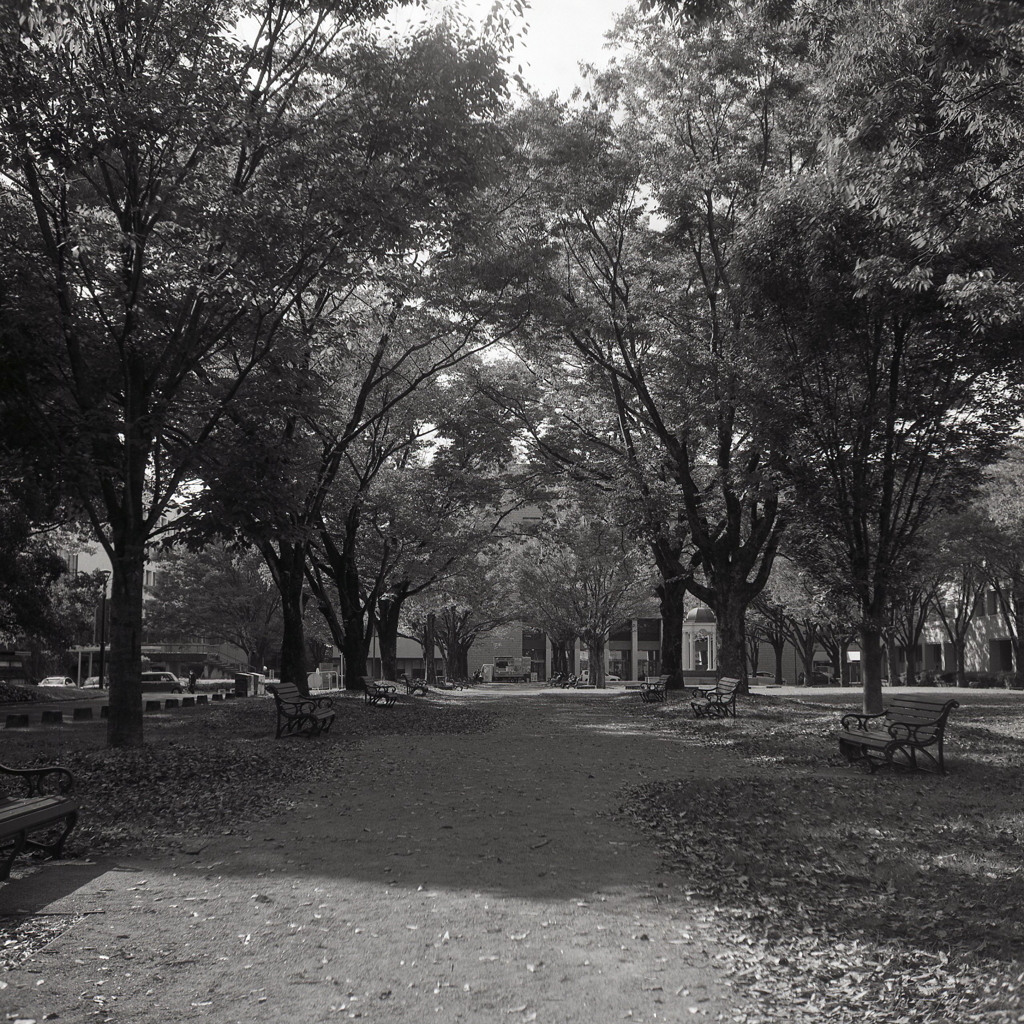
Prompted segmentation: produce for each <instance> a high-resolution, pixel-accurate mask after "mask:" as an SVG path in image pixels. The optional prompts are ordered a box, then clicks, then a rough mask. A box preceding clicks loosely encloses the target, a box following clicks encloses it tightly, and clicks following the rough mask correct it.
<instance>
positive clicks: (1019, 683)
mask: <svg viewBox="0 0 1024 1024" xmlns="http://www.w3.org/2000/svg"><path fill="white" fill-rule="evenodd" d="M998 678H999V682H998V684H997V685H999V686H1003V687H1005V688H1006V689H1007V690H1024V677H1022V676H1021V675H1019V674H1018V673H1017V672H1000V673H999V677H998Z"/></svg>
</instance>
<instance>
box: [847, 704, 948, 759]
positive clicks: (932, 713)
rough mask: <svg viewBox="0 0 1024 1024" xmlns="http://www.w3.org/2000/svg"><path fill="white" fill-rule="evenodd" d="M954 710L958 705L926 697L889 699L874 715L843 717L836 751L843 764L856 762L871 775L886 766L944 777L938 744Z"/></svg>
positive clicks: (852, 714) (856, 713)
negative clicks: (841, 754)
mask: <svg viewBox="0 0 1024 1024" xmlns="http://www.w3.org/2000/svg"><path fill="white" fill-rule="evenodd" d="M958 707H960V703H959V701H955V700H951V699H949V698H946V697H931V696H928V695H927V694H923V695H922V694H916V693H908V694H906V695H905V696H900V697H893V699H892V700H891V701H889V706H888V707H887V708H886V709H885V710H884V711H882V712H880V713H879V714H877V715H863V714H859V713H858V712H851V713H849V714H846V715H843V720H842V729H843V731H842V732H840V734H839V749H840V751H841V752H842V753H843V755H844V756H845V757H846V758H847V760H849V761H860V762H862V763H864V764H865V765H867V767H868V768H869V769H870V770H871V771H872V772H875V771H876V770H877V769H878V768H880V767H882V766H883V765H889V766H891V767H892V768H900V769H903V770H905V771H918V770H921V771H936V772H939V773H940V774H943V775H945V773H946V765H945V762H944V761H943V758H942V744H943V738H944V736H945V733H946V720H947V719H948V718H949V713H950V712H951V711H952V710H953V709H954V708H958ZM918 755H920V758H922V759H923V760H920V759H919V756H918Z"/></svg>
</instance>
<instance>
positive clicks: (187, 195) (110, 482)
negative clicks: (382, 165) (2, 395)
mask: <svg viewBox="0 0 1024 1024" xmlns="http://www.w3.org/2000/svg"><path fill="white" fill-rule="evenodd" d="M385 6H386V5H385V4H384V3H382V2H379V0H346V2H343V3H338V4H334V5H330V6H329V7H325V6H324V5H322V4H319V3H313V2H308V0H272V2H271V3H269V4H268V5H266V6H265V7H264V8H263V9H262V10H261V12H260V15H259V16H256V17H251V14H252V9H251V7H250V5H248V4H245V3H241V2H235V0H214V2H212V3H208V2H206V0H170V2H168V3H163V4H150V3H145V2H142V0H98V2H96V3H89V4H81V5H76V4H55V5H49V4H47V5H36V4H26V5H25V10H23V12H22V13H23V15H24V16H23V17H22V18H21V19H20V20H19V19H14V18H9V19H7V20H6V21H5V23H4V26H3V28H2V30H0V76H2V81H0V96H2V97H3V102H2V108H0V158H2V160H3V171H4V176H3V189H2V195H0V200H2V205H0V216H2V217H3V219H4V225H5V229H6V230H5V232H4V239H5V245H4V251H3V257H2V258H3V259H4V261H6V262H16V263H17V265H19V266H21V267H24V268H26V273H25V278H26V280H25V281H24V282H23V285H22V288H21V289H20V291H19V292H18V294H17V295H15V296H12V297H9V301H8V305H9V306H12V305H13V306H16V307H19V308H20V309H21V310H23V311H27V312H26V315H31V317H33V318H34V319H33V320H32V322H33V327H34V329H33V332H32V334H31V337H30V338H29V337H25V336H21V337H20V338H15V339H13V340H12V339H11V338H10V337H8V338H5V339H4V340H5V343H7V344H15V343H17V342H18V341H20V342H21V343H22V344H28V345H31V346H33V347H35V348H36V351H37V352H38V354H39V357H38V359H37V360H36V361H35V365H36V367H37V368H44V369H45V370H46V373H47V378H46V382H45V383H46V386H45V387H39V386H38V381H37V380H34V379H32V378H30V377H29V376H28V375H26V376H25V378H24V379H23V381H22V385H23V392H24V395H23V398H24V401H25V402H26V403H27V404H28V406H29V407H30V408H31V409H32V410H33V412H34V416H35V422H36V423H37V424H38V427H39V435H40V438H41V439H42V440H44V441H47V442H49V443H50V444H51V445H52V447H53V449H54V450H55V451H57V452H59V454H60V457H61V462H62V465H63V466H64V469H65V472H66V474H67V479H68V482H69V485H70V486H71V487H72V488H73V489H74V491H75V492H76V494H77V497H78V500H79V501H80V502H81V504H82V506H83V508H84V509H85V513H86V516H87V518H88V520H89V522H90V523H91V525H92V529H93V531H94V533H95V535H96V538H97V540H98V541H99V543H100V544H101V545H102V546H103V548H104V550H105V551H106V553H107V555H108V557H109V558H110V561H111V565H112V567H113V578H112V598H111V638H110V639H111V665H110V676H111V693H110V719H109V729H108V740H109V742H110V744H111V745H112V746H136V745H139V744H141V742H142V738H143V728H142V702H141V689H140V668H141V638H142V590H143V565H144V563H145V559H146V548H147V544H149V543H150V542H151V541H152V540H153V539H154V538H155V537H156V536H158V535H159V534H160V532H161V530H162V529H163V527H162V522H163V516H164V513H165V512H166V511H167V508H168V506H169V504H170V503H171V502H172V500H173V498H174V496H175V494H176V493H177V492H178V490H179V488H180V486H181V484H182V483H183V482H184V481H185V480H187V479H188V478H189V477H190V476H191V475H193V474H194V473H195V471H196V470H197V468H198V457H199V455H200V453H201V452H202V450H203V448H204V446H205V445H206V444H207V443H208V442H209V441H210V439H211V438H212V437H213V436H215V435H216V433H217V432H218V429H219V427H220V426H221V424H222V423H223V421H224V417H225V414H226V412H227V410H228V409H229V407H230V406H231V405H232V403H233V402H235V401H237V400H238V399H239V398H240V397H241V396H242V395H243V394H244V393H245V390H246V388H247V385H248V382H249V379H250V377H251V375H252V374H253V371H254V369H255V368H256V367H258V366H259V365H260V363H261V361H262V360H263V359H264V358H266V356H267V354H268V353H269V352H271V351H273V350H274V349H276V348H278V347H282V346H287V345H290V344H292V343H294V342H296V341H297V340H300V339H301V335H302V330H301V327H302V321H303V318H304V317H308V310H307V309H303V308H301V307H302V301H301V300H302V298H303V297H304V296H305V295H307V294H308V290H309V288H310V285H311V283H312V282H314V281H315V280H317V279H318V277H320V276H321V275H322V273H323V272H324V269H325V267H327V266H331V267H332V268H333V269H334V272H335V279H337V278H339V277H340V278H342V279H344V278H346V277H351V276H352V274H351V272H350V271H349V268H348V265H347V260H348V257H349V255H350V254H353V253H356V254H359V257H360V260H361V258H362V256H363V254H364V253H365V252H366V251H367V250H372V249H380V248H386V247H390V245H391V243H392V239H393V238H394V234H395V231H394V224H393V222H391V221H389V219H388V218H386V217H384V216H382V207H381V205H380V203H379V202H375V201H374V199H376V198H378V197H379V195H380V193H377V194H375V195H373V196H368V195H367V192H366V191H364V190H363V182H364V181H365V180H366V179H367V177H368V170H369V168H370V167H372V161H370V163H369V164H368V163H367V161H366V157H367V156H368V155H369V154H370V153H372V152H374V151H377V150H376V149H375V147H378V148H383V147H379V139H378V138H377V137H374V138H364V139H363V140H362V141H364V142H365V143H366V144H367V145H366V147H365V148H364V150H363V151H362V152H358V153H357V152H356V150H357V149H358V146H357V145H356V142H357V141H358V140H359V139H360V137H359V136H358V135H345V136H344V138H345V140H346V141H345V143H344V144H342V136H339V135H337V134H335V135H334V136H333V137H331V138H328V137H327V136H328V135H329V134H330V133H329V132H328V130H327V127H328V126H332V127H337V126H338V122H339V118H338V117H337V116H336V115H337V113H338V111H339V110H340V109H347V108H349V107H350V103H349V99H348V98H347V96H346V92H347V90H346V89H345V88H344V87H343V86H342V85H341V82H342V81H343V76H342V75H341V73H340V71H341V69H340V68H339V66H338V63H337V58H336V56H335V55H336V54H337V53H338V46H337V44H338V40H339V39H340V37H341V34H342V33H343V31H344V30H345V29H346V27H347V26H349V25H351V24H352V23H353V22H354V21H356V20H358V19H359V18H362V17H366V16H371V15H376V14H378V13H380V12H381V11H382V10H383V9H384V8H385ZM328 156H329V159H328ZM346 158H349V159H346ZM370 176H371V177H372V175H370ZM357 262H359V261H357ZM40 296H41V297H42V301H41V303H40ZM40 304H41V305H42V307H43V308H42V310H40V309H39V308H38V307H39V305H40ZM54 396H57V398H58V400H56V401H52V400H51V399H53V397H54Z"/></svg>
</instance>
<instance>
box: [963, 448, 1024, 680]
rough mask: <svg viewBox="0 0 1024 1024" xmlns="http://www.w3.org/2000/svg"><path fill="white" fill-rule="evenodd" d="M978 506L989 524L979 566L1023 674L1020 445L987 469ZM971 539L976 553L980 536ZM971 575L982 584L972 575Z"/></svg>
mask: <svg viewBox="0 0 1024 1024" xmlns="http://www.w3.org/2000/svg"><path fill="white" fill-rule="evenodd" d="M980 505H981V510H982V511H983V513H984V515H985V518H986V519H987V521H988V524H987V529H985V530H983V531H982V532H981V534H980V537H981V538H983V543H982V544H981V545H980V552H978V553H980V554H981V555H982V562H981V565H980V566H976V569H978V568H980V570H981V574H982V577H983V579H984V580H985V582H986V583H987V584H988V585H989V586H990V587H991V588H992V589H993V590H994V591H995V594H996V601H997V606H998V608H999V615H1000V618H1001V619H1002V622H1003V627H1004V629H1005V630H1006V634H1007V636H1008V637H1009V638H1010V642H1011V644H1012V645H1013V658H1014V668H1015V670H1016V672H1017V673H1018V675H1019V674H1021V673H1022V672H1024V449H1022V448H1021V446H1020V445H1019V444H1017V445H1014V446H1013V447H1012V448H1010V450H1009V451H1008V452H1007V455H1006V457H1005V458H1004V459H1003V460H1001V461H1000V462H998V463H997V464H996V465H994V466H992V467H991V469H990V470H989V472H988V473H987V475H986V480H985V485H984V488H983V490H982V494H981V499H980ZM972 540H973V541H974V542H975V550H976V551H977V550H978V546H977V540H978V536H977V535H975V536H974V537H972ZM968 578H969V579H970V580H971V582H972V583H973V586H974V587H977V586H978V583H977V580H976V578H975V577H974V574H973V573H971V575H970V576H969V577H968ZM975 607H977V603H975V604H973V605H971V608H975Z"/></svg>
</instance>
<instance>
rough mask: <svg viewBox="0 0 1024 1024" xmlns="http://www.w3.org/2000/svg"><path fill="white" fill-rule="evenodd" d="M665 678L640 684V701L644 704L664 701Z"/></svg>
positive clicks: (648, 680)
mask: <svg viewBox="0 0 1024 1024" xmlns="http://www.w3.org/2000/svg"><path fill="white" fill-rule="evenodd" d="M665 696H666V693H665V677H664V676H661V677H660V678H658V679H647V680H645V681H644V682H642V683H641V684H640V699H641V700H642V701H643V702H644V703H645V704H655V703H657V702H658V701H663V700H665Z"/></svg>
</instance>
